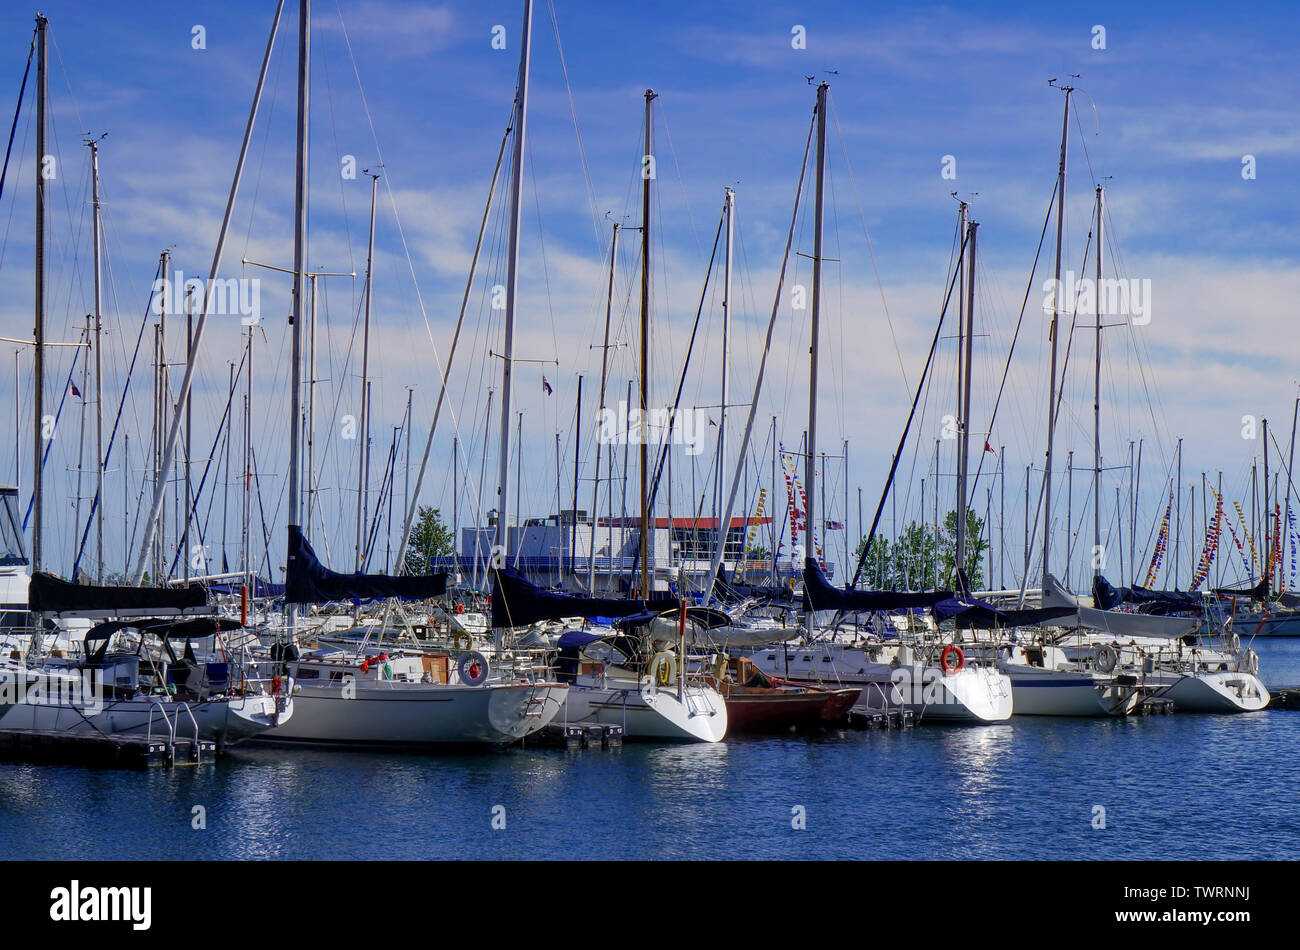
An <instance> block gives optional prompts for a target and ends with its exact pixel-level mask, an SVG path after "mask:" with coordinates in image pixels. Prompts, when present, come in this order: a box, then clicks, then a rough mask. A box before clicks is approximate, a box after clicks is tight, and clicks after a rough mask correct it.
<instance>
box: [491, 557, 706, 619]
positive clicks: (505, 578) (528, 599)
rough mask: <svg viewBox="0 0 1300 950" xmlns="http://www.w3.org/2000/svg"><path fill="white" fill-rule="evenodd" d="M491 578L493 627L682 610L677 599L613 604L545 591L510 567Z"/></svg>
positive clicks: (554, 591)
mask: <svg viewBox="0 0 1300 950" xmlns="http://www.w3.org/2000/svg"><path fill="white" fill-rule="evenodd" d="M492 575H493V577H494V578H495V583H494V584H493V585H492V626H494V627H522V626H525V625H526V624H530V623H536V622H537V621H539V620H562V619H563V618H565V617H630V616H632V615H633V614H640V613H644V612H646V611H652V612H654V613H663V612H664V611H667V610H674V609H677V608H679V607H680V606H681V601H680V600H678V599H677V598H676V597H656V598H654V599H652V600H614V599H613V598H609V597H582V596H580V595H578V594H566V593H563V592H561V591H556V590H546V589H545V588H542V587H538V586H537V585H536V584H533V583H531V582H529V581H528V580H527V579H525V578H524V576H523V575H522V574H520V573H519V572H518V571H516V570H515V569H514V568H511V567H499V568H495V569H494V570H493V571H492Z"/></svg>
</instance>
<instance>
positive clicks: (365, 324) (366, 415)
mask: <svg viewBox="0 0 1300 950" xmlns="http://www.w3.org/2000/svg"><path fill="white" fill-rule="evenodd" d="M366 174H368V175H369V176H370V230H369V238H368V242H367V251H366V308H365V315H364V317H363V318H362V330H361V452H360V454H359V456H358V458H357V544H356V547H357V571H358V572H360V571H361V570H362V568H363V567H364V565H365V562H366V537H365V526H366V520H367V514H368V511H367V507H368V505H367V502H368V501H369V498H368V496H369V493H370V301H371V297H372V296H373V291H374V283H373V281H374V263H375V196H376V195H377V194H378V190H379V176H378V175H377V174H375V173H374V172H370V171H367V172H366Z"/></svg>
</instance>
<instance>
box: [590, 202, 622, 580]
mask: <svg viewBox="0 0 1300 950" xmlns="http://www.w3.org/2000/svg"><path fill="white" fill-rule="evenodd" d="M617 260H618V222H617V221H615V222H614V230H613V235H612V236H611V237H610V241H609V287H608V289H607V290H606V292H605V339H604V341H603V342H602V343H601V346H600V398H599V399H598V400H597V401H596V417H597V418H598V419H601V418H603V413H604V410H605V380H606V373H607V371H608V369H609V319H610V316H611V314H612V312H613V308H614V267H615V264H616V263H617ZM599 510H600V446H599V444H598V445H597V446H596V477H595V479H594V480H593V481H592V483H591V549H590V556H589V557H588V558H587V590H588V591H594V590H595V589H596V586H595V585H596V523H597V522H598V521H599V520H600V519H599V518H598V517H597V514H596V513H597V512H598V511H599ZM613 514H614V513H613V512H612V511H611V512H610V516H611V517H612V516H613ZM609 553H610V556H611V557H612V556H613V554H614V551H613V550H612V547H611V550H610V552H609ZM611 563H612V562H611Z"/></svg>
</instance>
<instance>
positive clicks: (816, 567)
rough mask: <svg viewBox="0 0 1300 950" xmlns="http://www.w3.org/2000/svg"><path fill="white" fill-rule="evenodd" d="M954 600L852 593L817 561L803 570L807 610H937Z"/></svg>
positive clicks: (940, 593) (930, 594) (922, 594)
mask: <svg viewBox="0 0 1300 950" xmlns="http://www.w3.org/2000/svg"><path fill="white" fill-rule="evenodd" d="M952 596H953V592H952V591H950V590H934V591H916V592H912V591H899V590H849V589H842V588H839V587H835V586H833V585H832V584H831V582H830V581H828V580H827V579H826V575H825V574H823V573H822V569H821V565H820V564H818V563H817V561H816V559H815V558H807V559H806V560H805V561H804V568H803V609H804V610H842V611H845V612H846V613H853V612H856V611H868V610H909V609H912V608H916V607H933V606H934V605H935V604H937V603H939V601H941V600H948V599H949V598H951V597H952Z"/></svg>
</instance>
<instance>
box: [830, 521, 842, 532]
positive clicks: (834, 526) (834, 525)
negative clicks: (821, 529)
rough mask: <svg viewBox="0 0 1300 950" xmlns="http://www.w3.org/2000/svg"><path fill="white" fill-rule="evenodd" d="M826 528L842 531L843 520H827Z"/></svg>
mask: <svg viewBox="0 0 1300 950" xmlns="http://www.w3.org/2000/svg"><path fill="white" fill-rule="evenodd" d="M826 530H827V531H843V530H844V522H843V521H828V522H826Z"/></svg>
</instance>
